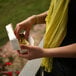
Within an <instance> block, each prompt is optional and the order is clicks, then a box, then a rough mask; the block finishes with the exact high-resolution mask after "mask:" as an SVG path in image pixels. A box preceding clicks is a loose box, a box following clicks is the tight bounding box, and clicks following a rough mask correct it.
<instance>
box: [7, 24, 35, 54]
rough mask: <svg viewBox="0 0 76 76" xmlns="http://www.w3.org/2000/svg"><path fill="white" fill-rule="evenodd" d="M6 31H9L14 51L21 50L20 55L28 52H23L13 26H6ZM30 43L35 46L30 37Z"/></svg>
mask: <svg viewBox="0 0 76 76" xmlns="http://www.w3.org/2000/svg"><path fill="white" fill-rule="evenodd" d="M6 31H7V34H8V37H9V40H10V43H11V46H12V49H13V50H20V53H25V52H26V51H27V49H23V50H21V48H20V45H19V41H18V39H17V38H16V36H15V34H14V31H13V27H12V24H8V25H6ZM28 41H29V43H30V45H34V40H33V38H32V37H31V36H29V39H28Z"/></svg>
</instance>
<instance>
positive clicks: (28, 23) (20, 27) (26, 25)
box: [15, 16, 35, 39]
mask: <svg viewBox="0 0 76 76" xmlns="http://www.w3.org/2000/svg"><path fill="white" fill-rule="evenodd" d="M34 23H35V16H31V17H29V18H27V19H26V20H24V21H22V22H20V23H18V24H17V25H16V28H15V35H16V37H17V38H18V39H19V33H20V32H21V31H25V32H26V33H25V38H26V39H28V36H29V32H30V29H31V28H32V25H33V24H34Z"/></svg>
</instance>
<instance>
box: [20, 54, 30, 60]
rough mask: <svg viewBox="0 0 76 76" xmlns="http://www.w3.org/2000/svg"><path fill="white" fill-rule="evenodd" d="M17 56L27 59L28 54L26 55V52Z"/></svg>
mask: <svg viewBox="0 0 76 76" xmlns="http://www.w3.org/2000/svg"><path fill="white" fill-rule="evenodd" d="M19 56H20V57H22V58H26V59H29V56H28V54H19Z"/></svg>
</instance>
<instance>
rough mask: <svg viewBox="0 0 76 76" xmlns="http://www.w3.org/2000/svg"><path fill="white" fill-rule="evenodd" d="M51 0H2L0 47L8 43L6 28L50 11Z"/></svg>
mask: <svg viewBox="0 0 76 76" xmlns="http://www.w3.org/2000/svg"><path fill="white" fill-rule="evenodd" d="M49 4H50V0H0V46H2V45H4V44H5V43H6V42H7V41H8V37H7V33H6V30H5V26H6V25H7V24H9V23H12V24H13V25H14V28H15V26H16V24H17V23H18V22H20V21H22V20H24V19H26V18H27V17H29V16H31V15H33V14H39V13H42V12H44V11H46V10H48V8H49Z"/></svg>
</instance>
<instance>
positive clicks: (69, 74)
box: [15, 0, 76, 76]
mask: <svg viewBox="0 0 76 76" xmlns="http://www.w3.org/2000/svg"><path fill="white" fill-rule="evenodd" d="M75 5H76V0H51V6H50V9H49V10H51V12H49V11H48V12H45V13H43V14H40V15H34V16H31V17H29V18H28V19H26V20H24V21H22V22H20V23H19V24H17V26H16V29H15V34H16V36H17V38H19V32H20V30H23V29H24V30H26V34H25V38H28V35H29V30H30V29H31V27H32V25H34V24H40V23H44V22H45V17H46V15H49V13H50V15H49V16H48V17H47V19H46V32H45V36H44V48H39V47H37V46H25V45H21V48H22V49H28V53H27V54H24V55H23V54H20V56H22V57H24V58H27V59H35V58H41V57H49V58H50V59H51V57H53V59H52V61H53V63H51V62H50V61H49V60H50V59H48V61H49V63H50V67H51V66H52V68H49V67H46V65H45V64H44V63H43V64H44V76H76V36H75V35H76V33H75V32H76V30H75V25H76V21H75V18H76V10H75V8H76V6H75ZM58 7H59V8H58ZM65 7H66V8H65ZM64 8H65V9H64ZM58 9H60V10H61V11H60V10H58ZM67 9H68V12H67ZM63 12H64V13H65V14H64V13H63ZM53 13H54V15H53V16H52V14H53ZM67 14H68V15H67ZM67 17H68V20H67ZM48 19H49V20H48ZM61 20H62V21H61ZM50 21H51V22H50ZM49 22H50V23H51V24H50V25H49V24H48V23H49ZM47 24H48V25H49V26H47ZM52 24H55V25H59V27H57V26H56V28H59V30H60V29H61V30H62V28H60V26H61V27H63V26H64V27H63V28H64V30H66V28H67V34H65V33H66V31H64V30H63V31H62V34H60V32H61V31H60V32H57V31H59V30H58V29H57V31H56V33H55V35H54V37H53V39H52V40H56V37H57V39H58V36H59V35H58V34H60V37H59V40H60V41H59V40H57V42H58V43H56V45H55V44H54V43H53V42H54V41H51V40H50V39H51V34H50V33H51V32H50V31H52V29H51V27H50V26H52ZM66 24H67V27H66ZM62 25H63V26H62ZM49 27H50V28H49ZM65 27H66V28H65ZM52 28H53V27H52ZM56 28H53V31H54V32H55V30H56ZM49 29H51V30H49ZM48 30H49V32H48ZM48 33H49V34H48ZM52 33H53V32H52ZM48 35H49V36H48ZM62 35H63V36H62ZM54 38H55V39H54ZM47 39H48V40H49V42H47ZM50 41H51V42H50ZM51 43H52V44H53V45H51ZM46 44H47V45H46ZM50 45H51V46H50ZM54 45H55V46H54ZM53 46H54V47H53ZM45 61H46V60H45ZM51 64H52V65H51ZM39 76H40V75H39Z"/></svg>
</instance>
